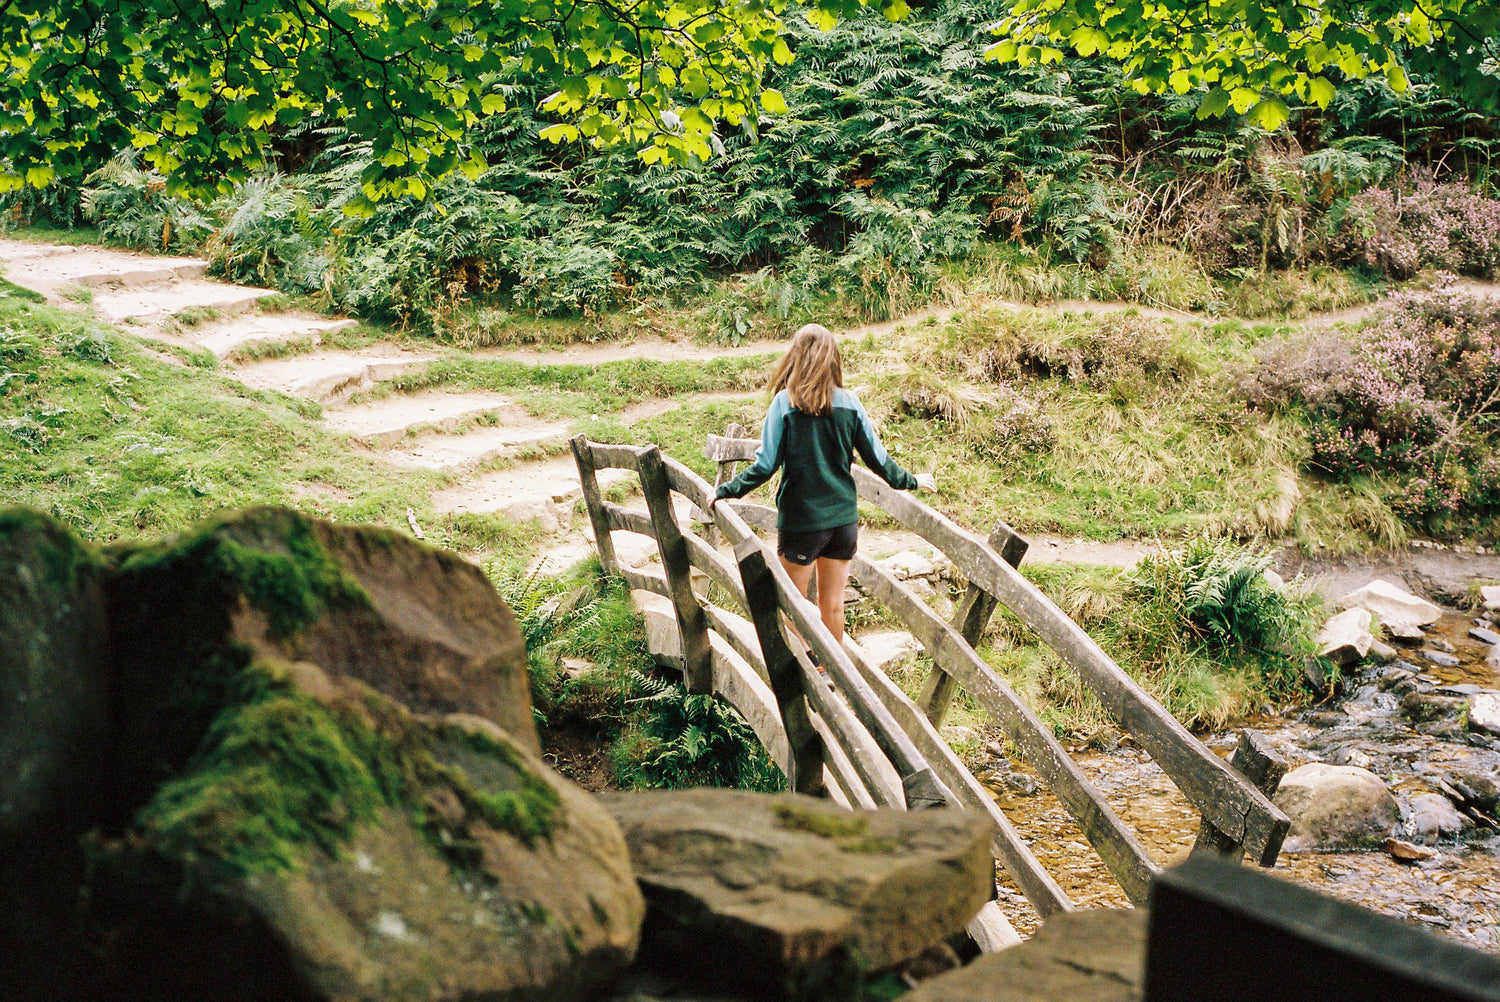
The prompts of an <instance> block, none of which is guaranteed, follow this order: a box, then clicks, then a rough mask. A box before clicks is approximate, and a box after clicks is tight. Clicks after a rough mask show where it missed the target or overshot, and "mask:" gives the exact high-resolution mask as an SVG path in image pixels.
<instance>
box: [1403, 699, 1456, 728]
mask: <svg viewBox="0 0 1500 1002" xmlns="http://www.w3.org/2000/svg"><path fill="white" fill-rule="evenodd" d="M1468 708H1469V701H1468V700H1467V699H1461V698H1459V697H1457V696H1439V695H1437V694H1436V693H1428V692H1408V693H1407V694H1406V695H1404V696H1402V697H1401V715H1402V716H1403V717H1405V718H1406V719H1407V720H1410V721H1412V722H1413V723H1416V724H1425V723H1432V722H1435V721H1445V720H1452V721H1459V720H1461V719H1462V717H1463V715H1464V713H1465V711H1467V710H1468Z"/></svg>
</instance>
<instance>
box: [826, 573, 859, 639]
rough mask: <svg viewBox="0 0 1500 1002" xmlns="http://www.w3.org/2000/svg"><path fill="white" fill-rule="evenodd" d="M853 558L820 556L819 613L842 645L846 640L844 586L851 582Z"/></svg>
mask: <svg viewBox="0 0 1500 1002" xmlns="http://www.w3.org/2000/svg"><path fill="white" fill-rule="evenodd" d="M851 563H853V561H852V560H834V559H833V558H832V557H819V558H818V563H817V567H818V613H819V615H821V616H822V617H823V625H824V626H826V627H828V632H829V633H832V634H833V639H834V640H836V641H838V643H839V644H840V645H842V644H843V642H844V586H845V585H847V584H848V583H849V565H850V564H851Z"/></svg>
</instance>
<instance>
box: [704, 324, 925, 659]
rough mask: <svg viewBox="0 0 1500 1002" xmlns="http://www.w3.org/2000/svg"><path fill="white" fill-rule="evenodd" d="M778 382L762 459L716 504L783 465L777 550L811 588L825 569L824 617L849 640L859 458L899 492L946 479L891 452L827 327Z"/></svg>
mask: <svg viewBox="0 0 1500 1002" xmlns="http://www.w3.org/2000/svg"><path fill="white" fill-rule="evenodd" d="M768 386H769V389H770V390H771V392H772V393H774V394H775V397H774V398H773V399H772V400H771V406H770V408H769V409H768V410H767V411H766V419H765V421H764V422H762V423H761V427H760V448H759V449H757V450H756V452H755V460H754V462H752V463H751V464H750V465H749V466H748V467H746V468H745V470H744V472H742V473H741V474H740V475H739V476H737V477H735V478H734V479H733V480H731V481H730V482H729V483H727V484H723V485H721V486H720V487H719V489H718V491H717V492H716V493H715V495H714V497H713V499H712V500H711V501H710V502H709V505H708V506H709V508H710V509H711V508H713V506H714V503H715V502H717V501H719V500H721V499H723V498H739V497H744V496H745V495H746V494H748V493H749V492H750V491H752V490H754V489H755V488H756V487H759V486H760V485H761V484H763V483H765V482H766V481H767V480H769V479H770V478H771V474H773V473H775V472H776V469H777V468H778V467H780V468H781V470H782V474H781V487H780V488H779V489H778V490H777V492H776V507H777V508H778V509H779V511H778V513H777V517H776V529H777V534H776V535H777V539H776V552H777V553H778V554H779V555H780V557H781V565H782V566H783V567H785V568H786V572H787V573H788V574H789V575H791V578H792V583H793V584H795V585H796V586H797V590H798V591H800V592H802V593H803V594H806V593H807V588H808V584H809V583H810V582H811V581H812V576H813V569H814V567H816V569H817V574H818V613H819V615H820V616H821V618H822V620H823V625H824V626H826V627H828V630H829V632H830V633H832V634H833V636H834V639H835V640H837V641H839V642H840V643H842V642H843V638H844V586H845V584H847V583H848V580H849V563H850V561H852V560H853V559H854V552H855V550H856V548H857V546H858V534H859V505H858V499H857V495H856V494H855V489H854V477H853V475H852V474H851V473H850V466H851V465H852V464H853V461H854V455H855V454H856V453H857V454H858V455H859V457H860V458H861V459H863V460H864V461H865V465H866V466H868V467H870V469H872V470H874V471H875V472H876V473H878V474H880V476H881V477H882V478H883V479H884V480H885V482H886V483H888V484H890V485H891V486H892V487H894V488H896V489H897V490H906V491H909V490H915V489H917V488H921V489H923V490H928V491H936V490H937V481H936V480H934V479H933V477H932V475H931V474H930V473H920V474H916V475H913V474H911V473H908V472H907V471H906V470H904V469H902V468H901V467H900V466H899V465H898V464H897V463H896V462H895V461H894V460H893V459H891V457H890V455H889V454H887V453H886V451H885V448H884V447H883V446H882V445H881V444H880V438H879V436H877V435H876V434H875V426H874V425H873V424H871V423H870V416H869V415H868V414H866V413H865V409H864V406H863V405H862V404H860V402H859V398H858V397H856V396H855V395H854V394H853V393H850V392H849V391H848V390H846V389H844V388H843V387H844V370H843V365H842V363H841V361H840V359H839V345H838V341H836V340H835V339H834V337H833V334H831V333H830V332H829V330H828V328H826V327H824V326H822V325H821V324H807V325H805V326H804V327H802V328H801V329H800V330H798V331H797V333H796V334H795V335H794V336H793V337H792V346H791V348H789V349H788V350H787V353H786V355H785V356H784V357H783V358H782V359H781V361H780V362H778V363H777V364H776V368H775V369H773V370H772V372H771V380H770V383H769V384H768Z"/></svg>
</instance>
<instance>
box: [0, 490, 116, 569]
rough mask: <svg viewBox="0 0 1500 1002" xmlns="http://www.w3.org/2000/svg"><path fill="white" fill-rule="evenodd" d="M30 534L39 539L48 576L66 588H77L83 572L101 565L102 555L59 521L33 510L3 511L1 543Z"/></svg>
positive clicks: (0, 522)
mask: <svg viewBox="0 0 1500 1002" xmlns="http://www.w3.org/2000/svg"><path fill="white" fill-rule="evenodd" d="M26 534H29V535H33V536H35V537H36V538H37V539H38V540H39V542H40V544H41V545H40V546H39V547H38V549H37V555H38V556H39V557H40V558H41V559H42V561H43V562H44V564H45V568H46V571H47V574H48V577H50V578H51V579H52V580H53V581H59V582H62V584H63V585H64V586H65V587H69V588H72V587H74V586H76V584H77V583H78V572H79V571H80V570H84V569H91V568H96V567H98V566H99V564H100V557H99V554H98V553H97V552H96V551H95V550H94V549H93V548H91V547H89V546H88V545H86V544H85V543H83V542H82V541H81V540H79V539H78V537H76V536H74V535H73V533H71V532H70V531H68V529H67V527H66V526H64V525H63V524H62V523H60V522H58V521H56V520H55V519H53V518H51V517H49V516H47V515H44V514H42V513H41V512H39V511H33V510H32V509H30V508H5V509H0V540H5V539H9V538H12V537H15V536H20V535H26Z"/></svg>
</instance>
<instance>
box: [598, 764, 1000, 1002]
mask: <svg viewBox="0 0 1500 1002" xmlns="http://www.w3.org/2000/svg"><path fill="white" fill-rule="evenodd" d="M602 799H603V801H604V803H605V805H606V806H607V807H608V808H609V810H610V811H612V812H613V813H614V815H615V818H616V819H617V820H618V821H619V822H620V825H621V827H622V828H623V829H624V831H625V837H626V841H627V842H628V843H629V844H630V855H631V860H632V861H633V863H634V865H635V869H636V874H637V878H638V880H639V881H640V884H641V887H642V889H643V891H644V892H645V895H646V901H647V905H648V915H647V920H646V928H645V932H644V934H643V937H644V939H643V944H642V953H643V957H644V960H643V963H647V964H649V965H660V966H665V967H674V968H683V969H686V970H688V971H691V972H693V973H695V974H696V975H698V976H700V977H702V978H705V979H709V980H712V981H714V982H718V981H721V980H727V981H730V982H732V983H735V984H739V985H744V986H747V987H750V988H751V989H753V990H754V991H755V992H756V997H757V998H808V999H813V998H816V999H839V998H846V997H850V993H851V992H853V991H854V990H855V988H856V985H857V982H858V981H859V980H860V979H861V978H863V977H864V976H866V975H868V974H870V973H872V972H876V971H880V970H884V969H887V968H890V967H892V966H894V965H896V964H899V963H901V962H902V961H905V960H907V959H909V958H911V957H915V956H917V955H918V954H920V953H922V952H923V951H924V950H926V949H927V948H928V947H930V946H932V945H933V944H935V943H938V942H940V941H942V940H944V939H946V938H947V937H948V936H951V935H953V934H954V933H956V932H958V931H959V930H961V929H963V927H964V924H965V923H966V922H968V920H969V919H970V918H972V917H973V916H974V915H975V913H976V912H978V910H979V908H980V906H981V905H983V904H984V902H985V901H987V900H988V899H989V898H990V896H991V895H992V893H993V886H994V884H993V881H994V860H993V858H992V857H991V855H990V845H989V843H990V834H991V830H990V826H989V821H988V820H987V819H985V818H984V817H983V816H981V815H979V814H975V813H969V812H965V811H959V810H954V809H950V808H942V809H938V810H930V811H921V812H914V813H909V812H906V811H897V810H878V811H847V810H844V809H841V808H839V807H836V806H834V805H833V804H830V803H828V802H827V801H822V800H815V799H812V798H809V797H802V796H797V795H792V794H788V795H783V796H776V797H769V796H765V795H760V794H753V793H744V792H740V791H735V790H713V789H697V790H680V791H670V792H667V791H662V792H643V793H632V794H607V795H605V796H604V797H603V798H602Z"/></svg>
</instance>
